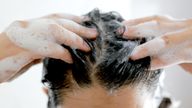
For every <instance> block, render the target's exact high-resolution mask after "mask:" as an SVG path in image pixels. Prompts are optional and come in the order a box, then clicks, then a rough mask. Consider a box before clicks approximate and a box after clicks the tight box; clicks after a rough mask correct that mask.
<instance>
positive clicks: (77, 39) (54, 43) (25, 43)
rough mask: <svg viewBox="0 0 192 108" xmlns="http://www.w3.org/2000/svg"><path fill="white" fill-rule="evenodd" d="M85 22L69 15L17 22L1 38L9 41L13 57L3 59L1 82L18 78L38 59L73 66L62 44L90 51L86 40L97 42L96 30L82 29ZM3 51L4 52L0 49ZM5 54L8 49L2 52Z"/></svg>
mask: <svg viewBox="0 0 192 108" xmlns="http://www.w3.org/2000/svg"><path fill="white" fill-rule="evenodd" d="M83 20H86V18H84V17H82V16H74V15H69V14H54V15H49V16H45V17H42V18H38V19H32V20H29V21H15V22H13V23H12V24H11V25H10V26H9V27H8V28H7V29H6V30H5V31H4V32H3V33H2V36H1V38H4V40H7V42H8V41H9V42H10V43H9V45H12V46H11V49H13V50H14V51H12V52H14V55H11V54H10V56H8V57H6V58H2V57H0V81H5V80H7V79H10V78H12V77H13V76H15V75H17V74H18V71H20V70H21V69H22V68H23V67H24V66H26V65H27V64H29V63H31V62H32V61H34V60H35V59H41V58H44V57H51V58H56V59H61V60H63V61H66V62H68V63H72V62H73V61H72V59H71V55H70V53H69V52H68V50H67V49H65V48H63V47H62V46H61V44H65V45H67V46H70V47H73V48H77V49H80V50H83V51H89V50H90V48H89V46H88V45H87V44H86V42H84V40H83V39H82V37H83V38H96V35H97V32H96V30H95V29H90V28H86V27H83V26H81V25H79V24H78V23H81V22H82V21H83ZM0 49H1V48H0ZM1 50H2V51H4V52H6V51H8V50H9V49H4V50H3V49H1Z"/></svg>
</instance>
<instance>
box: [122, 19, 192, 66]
mask: <svg viewBox="0 0 192 108" xmlns="http://www.w3.org/2000/svg"><path fill="white" fill-rule="evenodd" d="M123 23H124V24H125V25H126V28H127V29H126V31H125V33H124V38H128V39H133V38H142V37H154V39H152V40H151V41H149V42H146V43H144V44H142V45H140V46H138V47H136V48H135V49H134V51H133V53H132V56H131V58H132V59H133V60H137V59H140V58H143V57H146V56H151V58H152V61H151V69H152V70H154V69H160V68H164V67H167V66H170V65H175V64H180V63H192V20H175V19H171V18H168V17H164V16H151V17H146V18H140V19H135V20H130V21H125V22H123Z"/></svg>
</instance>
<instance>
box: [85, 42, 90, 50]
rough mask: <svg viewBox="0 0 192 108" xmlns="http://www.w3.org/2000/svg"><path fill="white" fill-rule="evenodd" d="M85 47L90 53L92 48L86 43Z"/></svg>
mask: <svg viewBox="0 0 192 108" xmlns="http://www.w3.org/2000/svg"><path fill="white" fill-rule="evenodd" d="M83 46H84V48H85V51H90V50H91V48H90V46H89V45H88V44H87V43H86V42H85V41H83Z"/></svg>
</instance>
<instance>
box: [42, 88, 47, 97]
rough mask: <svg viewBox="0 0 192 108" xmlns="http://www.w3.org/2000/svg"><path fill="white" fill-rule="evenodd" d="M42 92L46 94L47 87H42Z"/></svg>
mask: <svg viewBox="0 0 192 108" xmlns="http://www.w3.org/2000/svg"><path fill="white" fill-rule="evenodd" d="M42 90H43V92H44V93H45V94H46V95H47V96H48V88H46V87H42Z"/></svg>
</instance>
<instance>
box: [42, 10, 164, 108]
mask: <svg viewBox="0 0 192 108" xmlns="http://www.w3.org/2000/svg"><path fill="white" fill-rule="evenodd" d="M85 16H87V17H88V19H89V20H87V21H84V22H83V23H82V25H84V26H86V27H90V28H96V29H97V30H98V32H99V36H98V37H97V38H96V39H95V40H88V39H85V41H86V42H87V43H88V45H89V46H90V48H91V49H92V50H91V51H90V52H83V51H80V50H78V49H74V48H70V47H67V46H64V45H63V47H66V48H67V49H68V50H69V51H70V53H71V55H72V59H73V61H74V63H73V64H67V63H66V62H64V61H61V60H58V59H52V58H46V59H45V60H44V76H43V80H42V81H43V83H45V84H46V85H47V87H48V88H49V92H48V95H49V103H48V106H49V108H55V107H56V106H58V105H60V104H61V103H62V104H65V94H66V98H67V93H68V92H73V91H78V89H79V88H81V89H83V88H91V87H92V86H94V85H99V86H100V87H101V88H103V90H105V91H108V92H110V91H113V90H120V89H121V88H123V87H127V86H129V87H131V88H135V87H139V86H142V87H145V88H147V89H149V90H150V89H152V88H153V87H154V86H155V85H154V84H155V82H156V81H157V80H158V77H159V74H160V72H161V71H160V70H156V71H150V70H148V69H149V66H150V57H146V58H143V59H140V60H137V61H133V60H131V59H129V57H130V54H131V53H132V51H133V49H134V48H135V47H136V46H138V45H140V44H142V43H144V42H146V41H148V39H146V38H145V39H144V38H143V39H135V40H124V39H122V38H121V37H122V35H123V33H124V30H125V27H124V26H123V25H122V24H121V22H122V21H123V18H122V17H121V16H120V15H119V14H118V13H116V12H108V13H101V12H100V11H99V10H97V9H96V10H93V11H91V12H89V13H88V14H86V15H85ZM142 87H139V88H140V89H142ZM128 101H129V100H128Z"/></svg>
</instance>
